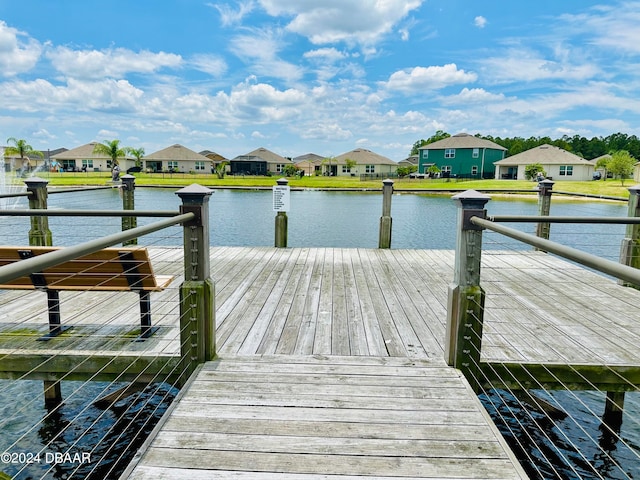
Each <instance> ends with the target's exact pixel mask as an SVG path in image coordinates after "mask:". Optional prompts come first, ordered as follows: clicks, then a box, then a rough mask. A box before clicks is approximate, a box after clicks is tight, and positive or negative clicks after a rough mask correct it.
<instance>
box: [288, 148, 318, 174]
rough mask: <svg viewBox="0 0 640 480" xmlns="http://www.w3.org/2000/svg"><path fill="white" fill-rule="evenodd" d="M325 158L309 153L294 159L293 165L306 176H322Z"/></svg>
mask: <svg viewBox="0 0 640 480" xmlns="http://www.w3.org/2000/svg"><path fill="white" fill-rule="evenodd" d="M324 160H325V157H321V156H320V155H316V154H315V153H307V154H305V155H299V156H297V157H295V158H294V159H292V161H293V163H294V164H295V166H296V167H298V169H299V170H301V171H303V172H304V174H305V175H309V176H311V175H321V174H322V162H324Z"/></svg>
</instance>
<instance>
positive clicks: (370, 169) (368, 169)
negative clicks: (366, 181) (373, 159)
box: [364, 165, 376, 173]
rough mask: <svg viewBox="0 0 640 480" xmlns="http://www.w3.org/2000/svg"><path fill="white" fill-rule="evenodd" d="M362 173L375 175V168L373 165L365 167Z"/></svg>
mask: <svg viewBox="0 0 640 480" xmlns="http://www.w3.org/2000/svg"><path fill="white" fill-rule="evenodd" d="M364 173H376V166H375V165H365V167H364Z"/></svg>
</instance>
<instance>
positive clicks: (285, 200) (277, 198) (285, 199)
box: [273, 185, 291, 212]
mask: <svg viewBox="0 0 640 480" xmlns="http://www.w3.org/2000/svg"><path fill="white" fill-rule="evenodd" d="M290 197H291V196H290V190H289V186H288V185H274V187H273V211H274V212H288V211H289V206H290V205H291V202H290Z"/></svg>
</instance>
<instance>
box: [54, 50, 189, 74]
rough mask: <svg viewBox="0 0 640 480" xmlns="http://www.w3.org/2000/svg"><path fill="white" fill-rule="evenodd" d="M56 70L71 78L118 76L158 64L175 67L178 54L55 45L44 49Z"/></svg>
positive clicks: (152, 68) (150, 69) (178, 62)
mask: <svg viewBox="0 0 640 480" xmlns="http://www.w3.org/2000/svg"><path fill="white" fill-rule="evenodd" d="M46 56H47V58H49V59H50V60H51V62H52V64H53V66H54V68H55V69H56V70H58V71H59V72H61V73H63V74H65V75H67V76H70V77H74V78H84V79H90V78H95V79H97V78H104V77H110V78H121V77H123V76H125V75H126V74H127V73H131V72H137V73H153V72H156V71H158V70H160V69H162V68H167V67H168V68H177V67H180V65H181V64H182V57H181V56H180V55H176V54H173V53H164V52H160V53H153V52H149V51H146V50H143V51H141V52H138V53H136V52H133V51H131V50H127V49H125V48H116V49H107V50H72V49H70V48H68V47H57V48H54V49H52V50H50V51H48V52H47V53H46Z"/></svg>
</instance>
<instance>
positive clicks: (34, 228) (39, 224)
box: [24, 177, 53, 247]
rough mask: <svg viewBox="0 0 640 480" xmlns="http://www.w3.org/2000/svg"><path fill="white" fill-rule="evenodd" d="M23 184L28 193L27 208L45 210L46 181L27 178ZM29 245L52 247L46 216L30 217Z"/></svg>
mask: <svg viewBox="0 0 640 480" xmlns="http://www.w3.org/2000/svg"><path fill="white" fill-rule="evenodd" d="M24 183H25V184H26V185H27V191H28V192H29V208H30V209H31V210H46V209H47V197H48V193H47V185H48V184H49V181H48V180H44V179H43V178H40V177H30V178H27V179H26V180H25V181H24ZM29 245H31V246H32V247H50V246H52V245H53V236H52V235H51V230H49V218H48V217H46V216H41V217H40V216H35V215H34V216H32V217H31V229H30V230H29Z"/></svg>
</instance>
